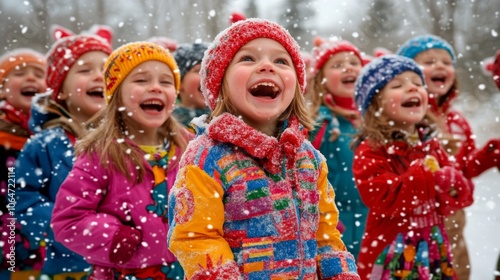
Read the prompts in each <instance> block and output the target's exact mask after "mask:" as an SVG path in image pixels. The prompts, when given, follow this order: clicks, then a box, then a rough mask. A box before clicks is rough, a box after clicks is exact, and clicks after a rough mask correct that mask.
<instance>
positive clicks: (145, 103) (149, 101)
mask: <svg viewBox="0 0 500 280" xmlns="http://www.w3.org/2000/svg"><path fill="white" fill-rule="evenodd" d="M142 104H144V105H158V106H162V105H163V102H161V101H159V100H148V101H145V102H143V103H142Z"/></svg>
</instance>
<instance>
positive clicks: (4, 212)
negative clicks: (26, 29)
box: [0, 48, 46, 279]
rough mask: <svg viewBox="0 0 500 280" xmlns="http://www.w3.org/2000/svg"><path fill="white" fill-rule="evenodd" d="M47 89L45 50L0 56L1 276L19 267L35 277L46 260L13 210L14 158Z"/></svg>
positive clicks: (18, 270) (26, 50)
mask: <svg viewBox="0 0 500 280" xmlns="http://www.w3.org/2000/svg"><path fill="white" fill-rule="evenodd" d="M45 89H46V85H45V57H44V56H43V54H41V53H39V52H37V51H34V50H32V49H27V48H21V49H16V50H13V51H10V52H8V53H6V54H4V55H3V56H2V57H0V163H1V164H2V165H3V166H2V168H1V169H0V213H1V214H0V215H1V216H0V232H2V233H3V234H2V236H1V241H2V243H3V244H4V245H2V246H0V253H1V255H0V268H1V271H2V272H0V279H10V278H9V277H10V276H9V275H10V274H11V272H12V271H16V273H15V274H12V275H15V276H16V277H21V278H23V277H24V278H26V279H27V278H29V277H30V276H33V277H36V276H37V275H38V274H39V273H40V269H41V267H42V264H43V253H44V252H43V248H37V249H34V250H30V246H29V244H28V242H29V240H28V238H27V237H26V236H24V235H23V234H21V233H20V231H19V230H20V226H21V225H20V224H19V223H18V222H17V221H16V220H15V217H14V215H11V214H10V213H12V212H10V211H11V210H14V208H15V196H14V193H15V189H14V184H13V183H14V179H15V176H16V175H15V174H16V170H15V167H14V162H15V160H16V158H17V156H18V155H19V151H20V150H21V149H22V147H23V145H24V143H25V142H26V141H27V140H28V138H29V136H30V135H31V132H30V131H29V128H28V119H29V116H30V107H31V99H32V97H33V96H34V95H35V93H37V92H43V91H45ZM12 234H13V235H12ZM11 248H13V249H11ZM13 253H14V254H13ZM11 256H12V257H13V258H12V260H11ZM20 271H23V272H20ZM24 273H26V274H24ZM21 274H22V276H21Z"/></svg>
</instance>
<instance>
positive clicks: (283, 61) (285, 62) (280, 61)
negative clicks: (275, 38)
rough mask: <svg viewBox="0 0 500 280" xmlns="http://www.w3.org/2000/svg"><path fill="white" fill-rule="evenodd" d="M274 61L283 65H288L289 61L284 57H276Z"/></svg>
mask: <svg viewBox="0 0 500 280" xmlns="http://www.w3.org/2000/svg"><path fill="white" fill-rule="evenodd" d="M276 63H278V64H283V65H289V62H288V60H287V59H286V58H278V59H276Z"/></svg>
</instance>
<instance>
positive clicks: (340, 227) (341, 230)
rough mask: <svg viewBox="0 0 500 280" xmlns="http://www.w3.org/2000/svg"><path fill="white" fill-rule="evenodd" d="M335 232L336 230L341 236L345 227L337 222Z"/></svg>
mask: <svg viewBox="0 0 500 280" xmlns="http://www.w3.org/2000/svg"><path fill="white" fill-rule="evenodd" d="M337 230H338V231H339V232H340V233H341V234H342V233H344V231H345V225H344V224H343V223H342V222H341V221H339V222H338V223H337Z"/></svg>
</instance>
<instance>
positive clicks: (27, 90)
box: [21, 87, 39, 97]
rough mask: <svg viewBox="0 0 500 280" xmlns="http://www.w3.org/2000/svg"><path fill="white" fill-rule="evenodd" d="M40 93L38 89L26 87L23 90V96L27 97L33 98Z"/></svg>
mask: <svg viewBox="0 0 500 280" xmlns="http://www.w3.org/2000/svg"><path fill="white" fill-rule="evenodd" d="M38 92H39V89H38V88H36V87H25V88H22V89H21V95H22V96H26V97H33V96H35V94H37V93H38Z"/></svg>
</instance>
